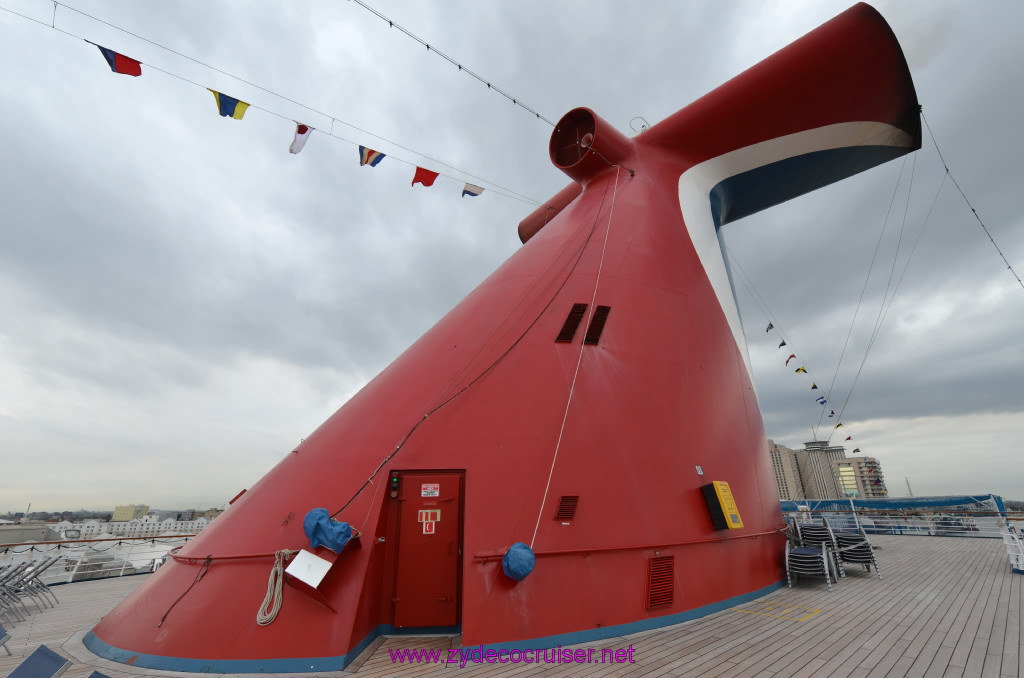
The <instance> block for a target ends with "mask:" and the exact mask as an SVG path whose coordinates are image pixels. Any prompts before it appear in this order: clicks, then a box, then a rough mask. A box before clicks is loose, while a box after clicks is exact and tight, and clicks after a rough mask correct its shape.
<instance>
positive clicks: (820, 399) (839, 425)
mask: <svg viewBox="0 0 1024 678" xmlns="http://www.w3.org/2000/svg"><path fill="white" fill-rule="evenodd" d="M774 329H775V323H773V322H769V323H768V326H767V327H766V328H765V330H764V331H765V333H766V334H768V333H770V332H771V331H772V330H774ZM779 339H780V341H779V345H778V348H782V347H784V346H787V345H788V344H787V343H786V340H785V339H783V338H782V337H780V338H779ZM796 359H799V358H798V356H797V355H796V354H795V353H790V354H789V357H787V358H786V362H785V366H786V367H789V363H790V361H791V360H796ZM795 373H796V374H808V372H807V366H806V365H800V366H799V367H797V368H796V370H795ZM811 390H812V391H819V390H820V388H819V387H818V383H817V382H816V381H812V382H811ZM814 402H816V403H817V404H818V405H820V406H821V407H822V408H824V407H825V406H826V405H828V399H826V398H825V396H822V395H819V396H817V397H816V398H815V399H814ZM837 417H838V415H837V414H836V411H835V410H833V409H829V412H828V418H829V419H836V418H837ZM841 428H846V426H845V425H844V424H843V422H841V421H837V422H836V425H835V426H834V427H833V430H834V431H838V430H839V429H841ZM852 440H853V436H852V435H848V436H846V441H845V442H850V441H852ZM859 453H860V448H859V447H857V448H855V449H854V450H853V452H852V453H851V454H859Z"/></svg>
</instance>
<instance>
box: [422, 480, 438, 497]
mask: <svg viewBox="0 0 1024 678" xmlns="http://www.w3.org/2000/svg"><path fill="white" fill-rule="evenodd" d="M440 495H441V484H440V483H423V484H422V485H420V496H421V497H438V496H440Z"/></svg>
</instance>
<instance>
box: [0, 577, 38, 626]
mask: <svg viewBox="0 0 1024 678" xmlns="http://www.w3.org/2000/svg"><path fill="white" fill-rule="evenodd" d="M30 565H31V563H13V564H11V565H9V566H8V567H7V568H6V569H4V570H3V571H2V572H0V607H2V608H3V611H4V615H5V616H6V617H7V619H8V621H10V622H12V623H13V622H15V621H25V619H27V618H28V608H27V607H25V603H23V602H22V601H21V596H19V595H18V593H17V591H16V589H15V588H14V582H16V581H20V580H21V577H22V575H23V574H24V572H25V570H27V569H28V568H29V567H30Z"/></svg>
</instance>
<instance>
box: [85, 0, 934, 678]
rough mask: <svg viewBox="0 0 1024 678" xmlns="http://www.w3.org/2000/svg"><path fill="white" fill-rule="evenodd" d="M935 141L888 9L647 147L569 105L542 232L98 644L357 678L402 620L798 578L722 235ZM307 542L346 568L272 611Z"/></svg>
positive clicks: (700, 105)
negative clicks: (558, 186)
mask: <svg viewBox="0 0 1024 678" xmlns="http://www.w3.org/2000/svg"><path fill="white" fill-rule="evenodd" d="M598 75H599V74H596V75H595V77H598ZM665 86H671V83H666V85H665ZM920 143H921V128H920V117H919V106H918V103H917V98H916V94H915V92H914V87H913V83H912V81H911V77H910V73H909V69H908V67H907V64H906V61H905V59H904V56H903V53H902V51H901V49H900V47H899V45H898V43H897V41H896V39H895V37H894V36H893V34H892V31H891V30H890V28H889V27H888V25H887V24H886V23H885V21H884V19H883V18H882V17H881V16H880V15H879V14H878V13H877V12H876V11H875V10H874V9H872V8H870V7H869V6H867V5H864V4H859V5H857V6H855V7H853V8H851V9H850V10H848V11H846V12H844V13H843V14H841V15H839V16H838V17H836V18H835V19H833V20H831V21H829V22H828V23H826V24H824V25H823V26H821V27H819V28H818V29H816V30H815V31H813V32H812V33H810V34H808V35H806V36H804V37H803V38H801V39H799V40H797V41H796V42H794V43H793V44H791V45H789V46H788V47H786V48H784V49H782V50H781V51H779V52H777V53H776V54H774V55H772V56H771V57H769V58H768V59H765V60H764V61H762V62H761V63H759V64H757V65H756V66H754V67H753V68H751V69H749V70H747V71H746V72H744V73H742V74H741V75H739V76H737V77H736V78H734V79H732V80H730V81H729V82H727V83H725V84H724V85H722V86H721V87H719V88H717V89H715V90H714V91H712V92H711V93H709V94H707V95H706V96H704V97H702V98H701V99H699V100H697V101H696V102H694V103H692V104H690V105H689V106H687V107H685V108H683V109H682V110H680V111H678V112H677V113H675V114H673V115H672V116H670V117H668V118H667V119H665V120H664V121H662V122H660V123H658V124H656V125H654V126H652V127H650V128H649V129H646V130H645V131H643V132H642V133H640V134H639V135H637V136H635V137H633V138H627V137H625V136H623V135H622V134H621V133H619V132H618V131H617V130H616V129H614V128H613V127H611V126H610V125H609V124H608V123H607V122H605V121H604V120H603V119H602V118H600V117H599V116H598V115H597V114H596V113H594V112H593V111H591V110H589V109H586V108H577V109H575V110H573V111H570V112H569V113H567V114H566V115H565V116H564V117H563V118H562V119H561V120H560V121H559V123H558V124H557V126H556V129H555V131H554V133H553V134H552V136H551V141H550V146H549V152H550V156H551V160H552V162H553V163H554V164H555V165H556V166H557V167H558V168H559V169H561V170H562V171H564V172H565V173H566V174H567V175H568V176H569V177H570V178H571V179H572V183H570V184H569V186H568V187H567V188H566V189H564V190H563V191H561V192H560V193H559V194H558V195H557V196H555V198H553V199H552V200H551V201H550V202H549V203H548V204H547V205H545V206H543V207H541V208H540V209H538V210H537V212H535V213H534V214H533V215H531V216H530V217H528V218H527V219H525V220H524V221H523V222H522V223H521V224H520V228H519V233H520V237H521V239H522V240H523V242H524V246H523V247H522V248H521V249H520V250H519V251H518V252H516V253H515V254H514V255H513V256H512V257H511V258H509V260H508V261H507V262H505V263H504V264H503V265H502V266H501V267H500V268H498V270H497V271H495V272H494V273H493V274H492V275H491V276H490V277H488V278H487V279H486V280H485V281H484V282H483V283H482V284H481V285H480V286H479V287H477V288H476V289H475V290H474V291H473V292H471V293H470V294H469V295H468V296H467V297H466V298H465V299H464V300H463V301H462V302H461V303H459V304H458V305H457V306H456V307H455V308H454V309H452V310H451V311H450V312H449V313H448V314H447V315H446V316H445V317H444V318H443V319H441V320H440V322H439V323H438V324H437V325H436V326H435V327H434V328H433V329H431V330H430V331H429V332H427V333H426V334H425V335H424V336H423V337H421V338H420V339H419V340H418V341H417V342H416V343H414V344H413V345H412V346H411V347H410V348H409V349H408V350H406V351H405V352H404V353H403V354H402V355H401V356H399V357H398V358H397V359H396V360H395V362H394V363H392V364H391V365H390V366H389V367H388V368H386V369H385V370H384V371H383V372H382V373H381V374H380V375H378V376H377V377H376V378H375V379H373V380H372V381H371V382H370V383H369V384H367V385H366V387H365V388H363V389H362V390H361V391H360V392H359V393H357V394H356V395H355V396H354V397H352V399H351V400H349V401H348V402H347V403H346V404H345V405H344V406H343V407H342V408H341V409H340V410H339V411H338V412H337V413H335V414H334V415H333V416H332V417H331V418H330V419H328V420H327V421H326V422H325V423H324V424H323V425H322V426H321V427H320V428H319V429H317V430H316V431H315V432H314V433H313V434H312V435H310V436H309V437H308V438H306V439H305V441H304V442H303V443H302V444H301V445H299V446H298V447H297V448H296V449H295V450H294V451H293V452H291V453H290V454H288V455H287V457H286V458H285V459H283V460H282V461H281V462H280V463H279V464H278V465H277V466H276V467H275V468H274V469H272V470H271V471H270V472H269V473H268V474H267V475H266V476H265V477H264V478H263V479H262V480H260V481H259V482H258V483H257V484H256V485H254V486H253V487H252V488H251V489H249V490H248V491H247V492H245V493H244V494H242V495H241V496H240V497H238V498H236V500H235V501H234V502H233V504H232V505H231V506H230V507H229V508H228V510H227V511H226V512H225V513H224V514H223V515H222V516H221V517H220V518H218V519H217V520H216V521H215V522H214V523H213V524H211V525H210V527H208V528H207V529H206V530H204V531H203V532H202V533H201V534H200V535H199V536H198V538H196V539H195V540H194V541H192V542H191V543H189V544H187V545H186V546H184V547H183V548H182V549H181V550H180V551H179V552H177V553H176V554H174V556H173V558H172V559H171V560H170V561H168V562H167V563H166V564H165V565H164V566H163V567H161V568H160V569H159V571H158V572H157V573H156V574H154V575H153V576H152V577H151V578H150V579H149V580H148V581H147V582H146V583H145V584H144V585H143V586H141V587H140V588H139V589H138V590H136V591H135V592H134V593H133V594H132V595H131V596H129V597H128V598H127V599H126V600H125V601H124V602H122V603H121V604H120V605H119V606H118V607H117V608H116V609H114V611H113V612H111V613H110V614H109V615H107V616H106V617H105V618H104V619H103V620H102V621H101V622H100V623H99V624H97V625H96V627H95V628H94V629H93V630H92V631H91V632H90V633H89V634H88V635H87V637H86V639H85V642H86V645H87V646H88V647H89V648H90V649H91V650H92V651H93V652H95V653H96V654H99V655H101V656H103V657H107V658H110V659H115V660H118V661H122V662H126V663H131V664H133V665H134V666H137V667H151V668H160V669H170V670H184V671H203V672H216V673H221V672H262V671H288V672H299V671H317V670H337V669H340V668H343V667H344V666H346V665H347V664H348V663H349V662H350V661H352V659H353V658H354V657H355V656H357V655H358V654H359V652H360V651H361V650H363V649H364V648H365V647H367V646H368V644H369V643H370V642H371V641H372V640H373V639H374V638H375V637H376V636H378V635H380V634H382V633H395V632H423V631H425V630H426V631H442V632H461V634H462V641H463V644H464V645H466V646H475V645H483V646H485V648H512V647H519V648H525V647H554V646H555V645H557V644H567V643H579V642H584V641H587V640H592V639H597V638H603V637H610V636H617V635H622V634H624V633H631V632H634V631H639V630H643V629H649V628H654V627H658V626H662V625H668V624H674V623H678V622H680V621H684V620H686V619H690V618H694V617H697V616H701V615H704V614H708V613H711V612H714V611H717V610H720V609H723V608H724V607H726V606H732V605H736V604H739V603H742V602H745V601H748V600H751V599H753V598H756V597H758V596H761V595H764V594H766V593H767V592H769V591H772V590H773V589H775V588H776V587H778V586H779V585H780V583H781V582H784V581H785V576H784V572H783V569H782V553H783V544H784V541H785V538H784V536H783V535H782V534H781V533H780V532H779V530H780V529H781V528H782V527H783V526H784V522H783V519H782V514H781V512H780V508H779V496H778V492H777V489H776V486H775V482H774V479H773V475H772V469H771V466H770V459H769V454H768V449H767V444H766V436H765V431H764V426H763V423H762V420H761V414H760V410H759V407H758V403H757V399H756V395H755V392H754V387H753V383H752V378H751V370H750V362H749V358H748V355H747V349H746V345H745V342H744V338H743V333H742V328H741V325H740V318H739V313H738V310H737V306H736V302H735V298H734V296H733V291H732V286H731V284H730V279H729V270H728V266H727V264H726V261H725V259H724V257H723V254H722V247H721V244H720V241H719V238H718V234H719V231H720V229H721V227H722V226H724V225H725V224H727V223H729V222H731V221H735V220H737V219H739V218H741V217H744V216H746V215H749V214H753V213H755V212H757V211H759V210H762V209H764V208H767V207H770V206H772V205H775V204H778V203H780V202H783V201H785V200H788V199H790V198H793V197H796V196H799V195H802V194H803V193H806V192H808V191H811V190H814V189H816V188H819V187H821V186H825V185H827V184H830V183H833V182H835V181H838V180H840V179H843V178H845V177H848V176H851V175H853V174H855V173H858V172H861V171H863V170H866V169H869V168H871V167H874V166H876V165H879V164H881V163H884V162H886V161H888V160H891V159H893V158H897V157H899V156H902V155H904V154H907V153H910V152H912V151H914V150H916V149H918V148H919V147H920ZM318 507H323V508H326V509H327V512H328V513H330V514H333V515H334V516H335V517H336V518H337V519H339V520H342V521H345V522H347V523H349V524H350V525H351V526H352V527H353V528H355V530H356V532H357V534H358V536H357V538H355V539H354V540H352V542H351V543H349V544H348V545H346V546H345V547H344V548H343V549H341V551H340V553H334V552H332V551H330V550H328V549H327V548H324V547H319V548H312V547H311V546H310V543H309V540H308V539H307V538H306V536H305V534H304V532H303V521H304V518H305V517H306V516H307V514H308V512H310V511H311V510H312V509H315V508H318ZM515 544H518V545H519V546H516V547H515V548H514V549H513V548H511V547H513V545H515ZM285 549H288V550H298V549H305V550H306V551H309V552H310V553H312V554H313V555H318V556H320V557H322V558H323V560H324V561H326V563H327V567H329V570H328V571H327V574H326V575H325V576H324V577H323V578H322V580H321V581H319V582H318V584H317V585H316V586H315V587H313V588H310V589H307V590H302V588H303V587H302V586H300V585H299V584H298V583H297V582H296V581H295V580H294V578H290V579H289V583H288V584H287V585H286V586H285V587H284V590H283V606H282V608H281V611H280V612H279V613H278V615H277V617H276V619H275V620H274V621H273V622H272V623H269V624H267V625H258V624H257V623H256V620H255V617H256V611H257V608H258V607H259V605H260V600H261V599H262V598H263V596H264V594H265V593H266V591H267V579H268V575H269V573H270V571H271V566H272V564H273V562H274V555H275V553H276V552H278V551H282V550H285ZM510 552H511V553H512V554H521V555H523V557H524V560H525V561H526V562H527V565H526V566H525V568H524V569H522V570H515V572H517V573H518V574H516V577H517V578H520V579H521V580H519V581H517V580H516V578H513V577H512V576H509V574H508V573H507V572H508V567H507V566H506V565H505V564H503V557H504V556H505V555H506V554H507V553H510ZM531 557H532V558H533V567H532V571H531V570H530V568H529V566H528V561H529V559H530V558H531ZM520 575H522V576H520Z"/></svg>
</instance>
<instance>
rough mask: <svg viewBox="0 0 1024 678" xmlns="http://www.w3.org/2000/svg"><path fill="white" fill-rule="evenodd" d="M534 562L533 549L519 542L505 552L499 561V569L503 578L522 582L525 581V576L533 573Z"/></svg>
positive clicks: (535, 560) (535, 559)
mask: <svg viewBox="0 0 1024 678" xmlns="http://www.w3.org/2000/svg"><path fill="white" fill-rule="evenodd" d="M536 562H537V558H536V557H535V556H534V555H533V549H531V548H530V547H529V546H527V545H526V544H524V543H523V542H521V541H519V542H516V543H515V544H512V546H509V547H508V551H505V555H504V556H503V557H502V559H501V569H502V570H504V572H505V576H507V577H509V578H511V579H515V580H516V581H523V580H524V579H526V575H528V574H530V573H531V572H533V566H534V565H535V564H536Z"/></svg>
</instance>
